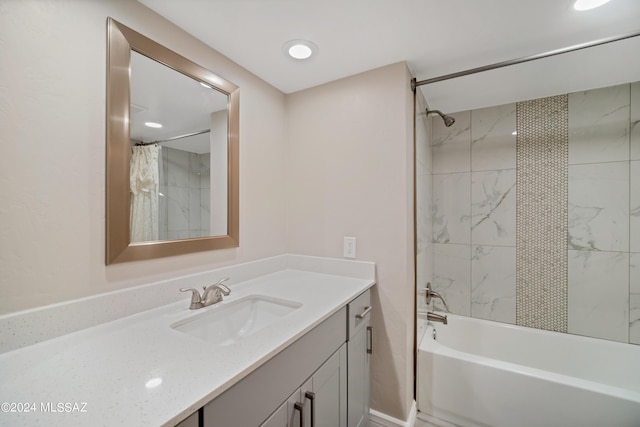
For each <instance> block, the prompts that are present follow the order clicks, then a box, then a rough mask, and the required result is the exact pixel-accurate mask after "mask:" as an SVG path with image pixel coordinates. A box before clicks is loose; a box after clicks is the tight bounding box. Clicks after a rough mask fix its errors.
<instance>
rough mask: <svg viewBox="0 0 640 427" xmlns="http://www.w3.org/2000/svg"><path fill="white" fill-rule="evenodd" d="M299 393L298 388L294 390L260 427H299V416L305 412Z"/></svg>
mask: <svg viewBox="0 0 640 427" xmlns="http://www.w3.org/2000/svg"><path fill="white" fill-rule="evenodd" d="M300 395H301V394H300V389H298V390H296V391H295V393H293V394H292V395H291V396H289V398H288V399H287V401H286V402H284V403H283V404H282V405H280V407H279V408H278V409H277V410H276V411H275V412H274V413H273V414H272V415H271V416H270V417H269V418H267V420H266V421H265V422H263V423H262V424H260V427H300V421H301V417H302V416H303V415H304V414H305V413H304V412H303V411H304V410H305V408H304V407H303V405H304V403H303V402H302V401H301V400H300ZM306 425H307V424H305V426H306Z"/></svg>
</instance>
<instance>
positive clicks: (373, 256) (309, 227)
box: [287, 63, 415, 420]
mask: <svg viewBox="0 0 640 427" xmlns="http://www.w3.org/2000/svg"><path fill="white" fill-rule="evenodd" d="M410 79H411V76H410V75H409V72H408V70H407V67H406V65H405V64H404V63H398V64H394V65H390V66H387V67H383V68H380V69H376V70H372V71H369V72H366V73H363V74H359V75H356V76H352V77H349V78H345V79H342V80H339V81H335V82H332V83H328V84H325V85H322V86H319V87H315V88H312V89H309V90H305V91H301V92H297V93H294V94H292V95H289V96H288V97H287V144H288V147H287V155H288V163H287V168H288V172H287V178H288V179H287V183H288V192H287V205H288V209H287V244H288V250H289V251H290V252H292V253H297V254H307V255H318V256H328V257H342V245H343V237H344V236H354V237H356V238H357V257H358V259H362V260H369V261H375V262H376V267H377V280H378V286H377V289H376V292H375V299H374V308H375V312H374V313H375V314H374V317H373V325H374V343H375V352H374V355H373V358H372V382H371V390H372V402H371V403H372V407H373V409H376V410H378V411H380V412H383V413H386V414H388V415H391V416H393V417H396V418H399V419H403V420H404V419H406V417H407V414H408V411H409V408H410V405H411V401H412V399H413V356H412V354H413V328H414V325H413V320H414V319H413V310H414V308H413V304H414V301H415V300H414V292H415V291H414V286H413V283H414V280H413V275H414V270H413V265H414V261H413V259H414V256H413V122H412V115H413V97H412V93H411V90H410V89H409V81H410Z"/></svg>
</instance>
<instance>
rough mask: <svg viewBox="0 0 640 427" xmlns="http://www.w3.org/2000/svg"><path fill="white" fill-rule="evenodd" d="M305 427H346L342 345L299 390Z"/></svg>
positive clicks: (344, 364) (345, 359) (344, 358)
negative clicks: (300, 390)
mask: <svg viewBox="0 0 640 427" xmlns="http://www.w3.org/2000/svg"><path fill="white" fill-rule="evenodd" d="M301 398H302V399H303V400H304V402H305V427H347V347H346V345H342V347H340V349H339V350H338V351H336V352H335V353H334V354H333V356H331V357H330V358H329V359H328V360H327V361H326V362H325V363H324V364H323V365H322V366H321V367H320V368H319V369H318V370H317V371H316V372H315V373H314V374H313V376H312V377H311V378H310V379H309V380H308V381H307V382H306V383H305V384H304V385H303V386H302V396H301Z"/></svg>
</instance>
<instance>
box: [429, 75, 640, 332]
mask: <svg viewBox="0 0 640 427" xmlns="http://www.w3.org/2000/svg"><path fill="white" fill-rule="evenodd" d="M567 100H568V101H567V109H568V127H569V131H568V132H569V135H568V138H569V143H568V153H567V155H566V156H567V158H568V162H567V165H566V167H567V169H568V170H567V173H566V178H565V180H566V185H567V194H566V196H565V199H566V202H567V203H566V212H565V214H566V219H564V220H563V221H565V227H566V231H565V232H564V235H565V236H566V238H565V239H566V241H565V242H564V247H563V245H561V244H557V243H550V244H549V245H548V246H549V247H548V248H547V249H546V250H548V251H550V252H551V253H552V255H553V256H554V257H555V258H554V259H556V258H558V257H560V258H562V262H564V266H563V267H562V268H561V269H560V270H558V272H556V273H554V274H556V275H558V276H562V275H566V276H565V277H564V278H562V277H560V280H559V281H560V282H561V281H562V280H565V283H566V291H565V292H566V295H567V303H566V304H564V305H563V304H559V305H558V306H555V305H553V304H551V303H550V302H547V303H543V304H539V305H541V306H540V310H541V311H545V310H548V311H551V312H552V313H556V314H557V312H563V314H564V315H565V316H566V330H567V332H569V333H575V334H580V335H587V336H592V337H598V338H605V339H609V340H616V341H621V342H630V343H634V344H640V83H633V84H625V85H619V86H614V87H609V88H602V89H596V90H589V91H585V92H579V93H572V94H568V95H567ZM450 115H452V116H453V117H455V119H456V123H455V124H454V125H453V126H452V127H450V128H447V127H445V126H444V124H443V123H442V121H441V120H440V119H439V118H438V117H437V116H434V118H432V119H431V120H432V129H431V144H432V151H431V155H432V190H431V196H432V206H431V216H430V217H431V221H432V227H433V229H432V233H433V235H432V252H433V260H432V262H433V276H432V282H433V286H434V288H435V289H436V290H437V291H439V292H441V293H442V294H443V295H444V297H445V298H446V300H447V302H448V304H449V308H450V310H451V311H452V312H454V313H459V314H463V315H468V316H473V317H478V318H483V319H490V320H497V321H501V322H507V323H516V322H517V312H518V311H519V310H521V309H522V307H521V306H520V307H518V299H517V296H518V293H519V292H522V290H517V288H516V263H517V261H516V259H517V258H516V246H517V245H516V243H517V242H516V237H517V232H516V230H517V229H518V225H519V221H524V220H526V221H535V219H533V220H532V219H530V218H529V219H526V215H522V213H518V212H516V211H517V209H516V189H517V188H516V180H517V177H518V174H519V172H521V171H520V170H519V168H520V166H518V165H517V153H516V138H517V137H516V135H513V134H512V133H513V132H515V131H516V104H509V105H503V106H498V107H490V108H483V109H478V110H473V111H465V112H459V113H454V114H450ZM518 155H519V154H518ZM518 179H522V177H520V178H518ZM425 182H426V181H425ZM549 191H551V192H554V191H558V190H557V189H556V187H555V184H552V183H550V184H549ZM541 203H542V202H541ZM423 208H424V207H423ZM520 209H522V207H521V208H520ZM561 211H562V210H560V211H559V212H561ZM543 214H544V213H541V214H540V215H543ZM549 215H556V216H557V215H560V214H559V213H558V211H557V210H556V212H555V213H554V212H550V213H549ZM422 245H423V246H426V244H424V243H423V244H422ZM419 263H420V262H419ZM563 269H564V270H563ZM561 271H565V272H566V273H562V272H561ZM421 285H422V283H420V282H418V287H419V288H420V286H421ZM435 308H436V309H438V308H439V309H442V307H441V306H438V305H437V304H436V307H435ZM539 327H543V326H539Z"/></svg>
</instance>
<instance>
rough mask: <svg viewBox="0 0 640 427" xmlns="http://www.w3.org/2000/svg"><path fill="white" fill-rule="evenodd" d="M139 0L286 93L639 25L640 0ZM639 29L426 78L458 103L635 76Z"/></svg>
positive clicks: (433, 90)
mask: <svg viewBox="0 0 640 427" xmlns="http://www.w3.org/2000/svg"><path fill="white" fill-rule="evenodd" d="M139 1H140V2H141V3H143V4H145V5H146V6H147V7H149V8H151V9H153V10H155V11H156V12H157V13H159V14H160V15H163V16H164V17H166V18H167V19H169V20H170V21H172V22H174V23H175V24H176V25H178V26H179V27H181V28H183V29H184V30H185V31H187V32H189V33H190V34H192V35H194V36H195V37H197V38H199V39H200V40H202V41H204V42H205V43H207V44H208V45H210V46H211V47H213V48H214V49H216V50H217V51H219V52H221V53H222V54H224V55H225V56H227V57H228V58H230V59H231V60H233V61H234V62H236V63H238V64H239V65H241V66H243V67H244V68H246V69H248V70H250V71H251V72H253V73H254V74H256V75H258V76H259V77H261V78H262V79H264V80H265V81H267V82H269V83H270V84H272V85H273V86H275V87H277V88H278V89H280V90H282V91H283V92H285V93H291V92H296V91H299V90H302V89H306V88H309V87H312V86H316V85H319V84H322V83H326V82H329V81H332V80H336V79H339V78H342V77H346V76H349V75H353V74H356V73H359V72H363V71H367V70H370V69H373V68H376V67H380V66H384V65H387V64H391V63H395V62H398V61H406V62H407V63H408V65H409V67H410V69H411V70H412V72H413V73H414V75H415V76H416V77H417V79H418V80H422V79H426V78H430V77H435V76H439V75H442V74H447V73H451V72H456V71H460V70H465V69H469V68H474V67H478V66H483V65H487V64H492V63H496V62H500V61H505V60H510V59H514V58H519V57H523V56H529V55H534V54H538V53H542V52H547V51H551V50H555V49H559V48H564V47H567V46H572V45H576V44H579V43H585V42H589V41H593V40H597V39H602V38H605V37H610V36H614V35H621V34H627V33H631V32H636V31H638V30H640V0H611V2H610V3H608V4H606V5H604V6H602V7H600V8H598V9H594V10H591V11H586V12H578V11H575V10H574V9H573V7H572V6H573V2H574V0H482V1H481V0H180V1H176V0H139ZM291 39H307V40H310V41H312V42H314V43H315V44H316V45H318V47H319V53H318V55H317V56H316V57H315V58H313V59H312V60H310V61H308V62H300V61H294V60H292V59H289V58H287V57H285V55H284V53H283V52H282V46H283V44H284V43H285V42H287V41H288V40H291ZM636 39H640V37H635V38H634V39H631V40H628V41H627V42H625V43H626V44H624V45H622V44H618V45H619V47H618V48H617V50H616V49H614V50H615V53H611V52H609V53H605V54H606V55H608V56H607V59H606V61H607V62H604V65H602V66H595V63H602V62H603V61H598V60H595V59H594V58H595V56H594V55H595V54H596V53H598V55H599V54H600V52H601V51H602V49H600V50H598V51H596V50H590V52H589V53H587V54H584V55H579V54H578V55H576V54H572V55H563V58H562V59H561V60H559V61H556V62H554V61H552V60H544V61H546V65H541V64H543V63H542V62H539V61H536V62H537V64H535V65H534V66H533V68H531V69H528V68H527V69H525V66H523V65H521V66H518V67H520V68H513V67H510V69H509V70H508V71H502V72H497V71H494V72H491V73H484V74H486V77H483V78H482V79H481V78H479V77H477V76H476V77H474V78H467V80H468V81H470V82H471V83H470V84H468V85H467V86H464V85H463V84H462V83H460V85H458V83H457V82H456V83H449V85H446V84H445V85H442V86H441V89H438V88H437V87H436V85H428V86H422V87H421V89H422V90H423V93H425V96H426V97H427V101H428V102H429V103H430V104H431V106H432V108H438V109H442V110H444V111H449V112H451V111H458V110H461V109H467V108H476V107H478V106H483V105H495V104H498V103H504V102H511V101H513V100H517V99H526V98H528V97H534V95H537V94H542V95H549V94H553V92H554V91H557V90H559V89H557V87H562V88H563V89H562V90H563V91H564V92H570V91H574V90H578V89H588V88H590V87H597V86H605V85H608V84H615V83H617V82H622V81H631V80H640V59H639V58H640V55H638V52H640V40H636ZM608 46H612V45H608ZM605 50H606V49H605ZM607 52H608V50H607ZM574 56H575V58H574ZM612 60H615V61H622V63H620V62H616V63H614V64H612V63H611V62H609V61H612ZM576 61H578V62H576ZM580 61H583V62H580ZM584 61H587V62H584ZM564 63H568V65H567V64H564ZM529 64H533V63H529ZM563 64H564V65H563ZM576 64H578V65H577V66H576ZM565 66H567V67H572V68H567V69H565V68H562V67H565ZM592 66H595V68H594V70H593V71H592V72H587V73H586V74H588V75H587V76H586V77H584V76H583V77H584V79H586V81H584V82H582V81H581V82H580V85H586V86H585V87H581V86H577V87H575V88H574V87H571V85H570V86H569V87H565V86H564V84H565V83H567V82H568V83H572V84H574V86H576V84H575V83H576V82H575V79H574V78H573V77H568V75H569V76H571V75H574V74H584V71H585V68H591V67H592ZM540 67H542V68H540ZM503 70H507V69H503ZM527 70H528V71H527ZM541 70H542V71H541ZM214 71H215V70H214ZM619 72H622V74H624V75H623V76H618V75H617V73H619ZM491 75H493V77H492V76H491ZM519 75H521V76H523V77H522V78H518V77H517V76H519ZM634 76H635V77H634ZM558 78H559V80H560V81H559V82H558V81H557V80H558ZM584 79H583V80H584ZM599 79H603V80H602V81H603V82H604V83H600V82H599ZM629 79H630V80H629ZM579 80H580V79H579ZM505 81H507V82H511V81H514V82H513V83H514V84H516V85H517V86H519V87H520V89H515V87H516V86H514V87H511V86H507V85H506V84H505ZM523 82H524V84H523ZM611 82H613V83H611ZM452 84H453V86H451V85H452ZM522 87H529V90H523V89H522ZM476 89H484V92H485V93H484V94H481V93H480V92H478V93H476V95H478V96H476V98H477V99H476V100H472V99H471V98H473V97H470V96H469V92H470V91H471V92H475V90H476ZM521 92H522V93H521ZM530 92H531V93H534V95H531V94H529V93H530ZM556 93H562V91H561V92H556Z"/></svg>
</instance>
